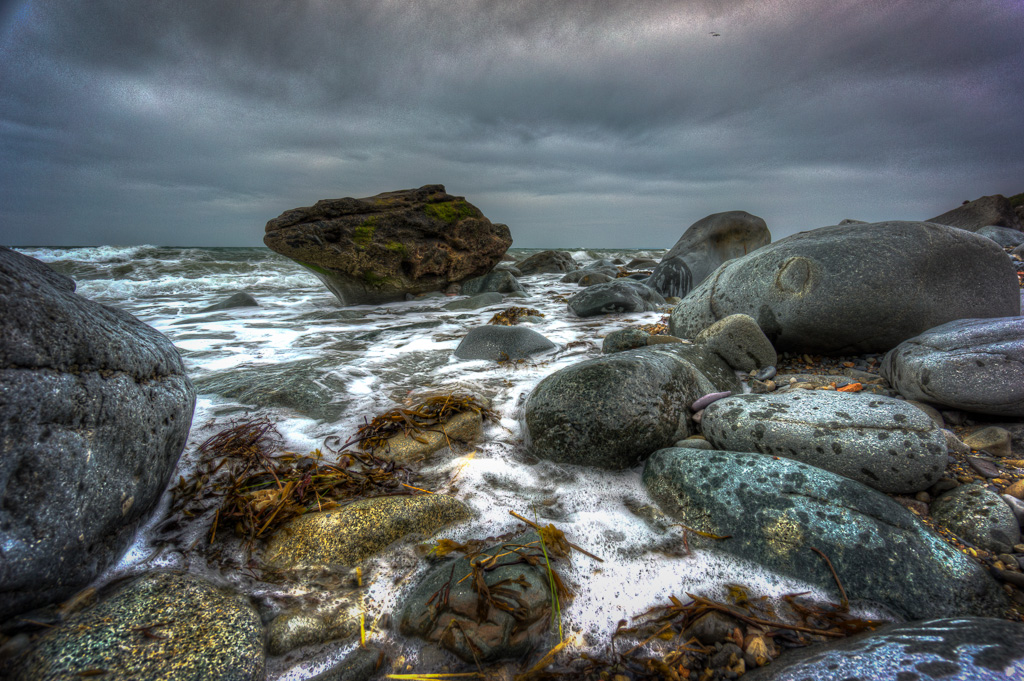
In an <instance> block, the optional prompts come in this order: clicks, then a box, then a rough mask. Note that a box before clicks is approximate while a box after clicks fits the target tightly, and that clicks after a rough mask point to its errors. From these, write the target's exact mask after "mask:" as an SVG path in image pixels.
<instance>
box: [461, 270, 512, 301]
mask: <svg viewBox="0 0 1024 681" xmlns="http://www.w3.org/2000/svg"><path fill="white" fill-rule="evenodd" d="M523 290H524V289H523V285H522V284H520V283H519V280H518V279H516V277H515V274H513V273H512V272H511V271H509V270H499V269H495V270H494V271H493V272H489V273H488V274H485V275H484V276H482V277H476V278H474V279H467V280H466V281H464V282H462V289H461V290H460V292H461V293H462V295H464V296H475V295H476V294H478V293H512V292H513V291H523Z"/></svg>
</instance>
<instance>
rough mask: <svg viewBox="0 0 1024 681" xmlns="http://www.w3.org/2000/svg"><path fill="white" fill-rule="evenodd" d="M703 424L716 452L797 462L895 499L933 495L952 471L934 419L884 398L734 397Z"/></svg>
mask: <svg viewBox="0 0 1024 681" xmlns="http://www.w3.org/2000/svg"><path fill="white" fill-rule="evenodd" d="M702 425H703V427H704V436H705V437H706V438H707V439H708V440H710V441H711V442H712V443H714V445H715V446H716V447H717V448H718V449H729V450H733V451H737V452H760V453H761V454H769V455H773V456H784V457H786V458H789V459H796V460H797V461H803V462H804V463H809V464H811V465H812V466H817V467H818V468H824V469H825V470H828V471H832V472H833V473H837V474H839V475H843V476H845V477H847V478H850V479H851V480H856V481H858V482H862V483H864V484H865V485H868V486H869V487H874V488H875V489H877V490H879V491H882V492H886V493H889V494H913V493H915V492H920V491H921V490H924V489H927V488H929V487H931V486H932V485H933V484H934V483H935V481H936V480H938V479H939V477H941V475H942V472H943V471H944V470H945V469H946V438H945V436H944V435H943V434H942V432H941V431H940V430H939V429H938V428H937V427H936V426H935V423H934V422H933V421H932V420H931V419H930V418H928V415H927V414H925V413H924V412H923V411H921V410H920V409H918V408H917V407H914V406H912V405H908V404H906V403H905V402H903V401H901V400H897V399H893V398H891V397H882V396H880V395H861V394H858V393H841V392H836V391H834V390H798V391H794V392H789V393H782V394H779V393H769V394H764V395H735V396H733V397H728V398H726V399H724V400H719V401H717V402H715V403H713V404H712V405H711V406H709V407H708V408H707V409H705V410H704V419H703V421H702Z"/></svg>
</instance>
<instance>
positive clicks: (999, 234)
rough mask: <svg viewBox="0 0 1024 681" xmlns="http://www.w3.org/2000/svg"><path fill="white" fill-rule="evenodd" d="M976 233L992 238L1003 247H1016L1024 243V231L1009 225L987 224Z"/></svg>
mask: <svg viewBox="0 0 1024 681" xmlns="http://www.w3.org/2000/svg"><path fill="white" fill-rule="evenodd" d="M975 234H978V235H980V236H983V237H985V238H986V239H992V241H995V242H996V243H997V244H999V245H1000V246H1002V247H1003V248H1016V247H1017V246H1020V245H1021V244H1024V232H1021V231H1019V230H1016V229H1010V228H1009V227H996V226H995V225H987V226H985V227H982V228H981V229H979V230H978V231H977V232H975Z"/></svg>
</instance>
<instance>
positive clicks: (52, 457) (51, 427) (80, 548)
mask: <svg viewBox="0 0 1024 681" xmlns="http://www.w3.org/2000/svg"><path fill="white" fill-rule="evenodd" d="M0 310H2V321H0V499H2V500H3V501H2V503H0V552H2V553H0V555H2V558H0V621H3V620H4V619H7V618H8V617H11V616H13V615H16V614H18V613H20V612H24V611H27V610H30V609H32V608H34V607H37V606H40V605H44V604H47V603H55V602H58V601H61V600H63V599H65V598H67V597H68V596H70V595H72V594H73V593H75V592H76V591H78V590H80V589H82V588H83V587H85V586H86V585H88V584H89V582H91V581H92V580H93V579H95V578H96V576H97V575H99V574H100V573H101V572H102V571H103V570H104V569H106V568H107V567H108V566H109V565H110V564H111V563H112V562H114V561H115V560H117V559H118V557H119V556H120V555H121V553H122V552H123V551H124V550H125V548H127V546H128V544H129V543H130V542H131V540H132V537H133V536H134V534H135V529H136V528H137V527H138V525H139V523H140V522H142V521H143V520H145V519H146V518H147V517H148V516H149V514H150V512H151V511H152V510H153V508H154V507H155V506H156V504H157V502H158V501H159V500H160V495H161V494H163V491H164V488H165V487H166V486H167V483H168V481H169V480H170V478H171V475H172V474H173V473H174V466H175V464H176V463H177V461H178V456H179V455H180V454H181V450H182V448H183V447H184V445H185V440H186V438H187V437H188V431H189V426H190V425H191V423H192V410H193V408H194V407H195V399H196V392H195V388H194V387H193V386H192V383H191V382H190V381H189V379H188V376H187V375H186V374H185V367H184V365H183V364H182V361H181V357H180V356H179V355H178V351H177V350H176V349H175V348H174V346H173V345H172V344H171V341H170V340H168V339H167V337H165V336H164V335H163V334H161V333H160V332H159V331H157V330H156V329H154V328H152V327H150V326H147V325H146V324H143V323H142V322H140V321H139V320H138V319H136V318H135V317H133V316H132V315H130V314H128V313H127V312H124V311H123V310H119V309H117V308H113V307H107V306H105V305H100V304H99V303H95V302H93V301H91V300H88V299H86V298H83V297H81V296H79V295H77V294H76V293H75V283H74V282H73V281H72V280H71V279H69V278H67V277H65V276H63V275H60V274H57V273H56V272H54V271H53V270H51V269H50V268H49V267H47V266H46V265H44V264H43V263H41V262H39V261H38V260H35V259H33V258H29V257H27V256H24V255H21V254H19V253H16V252H14V251H12V250H10V249H7V248H2V247H0Z"/></svg>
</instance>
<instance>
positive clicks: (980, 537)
mask: <svg viewBox="0 0 1024 681" xmlns="http://www.w3.org/2000/svg"><path fill="white" fill-rule="evenodd" d="M931 514H932V517H933V518H935V521H936V522H937V523H939V524H940V525H944V526H945V527H947V528H948V529H950V530H952V531H953V532H954V533H955V534H957V535H959V536H960V537H962V538H963V539H966V540H967V541H969V542H971V543H972V544H974V545H975V546H978V547H980V548H983V549H985V550H987V551H992V552H993V553H1009V552H1010V551H1012V550H1013V545H1014V544H1019V543H1020V524H1019V523H1018V522H1017V516H1016V515H1014V513H1013V509H1011V508H1010V507H1009V506H1008V505H1007V504H1006V502H1005V501H1003V500H1002V499H1001V498H1000V497H999V495H998V494H996V493H995V492H992V491H990V490H988V489H986V488H985V486H984V485H983V484H982V483H980V482H975V483H971V484H969V485H960V486H959V487H957V488H956V489H952V490H950V491H948V492H946V493H945V494H943V495H942V496H940V497H939V498H938V499H936V500H935V501H933V502H932V505H931Z"/></svg>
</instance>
